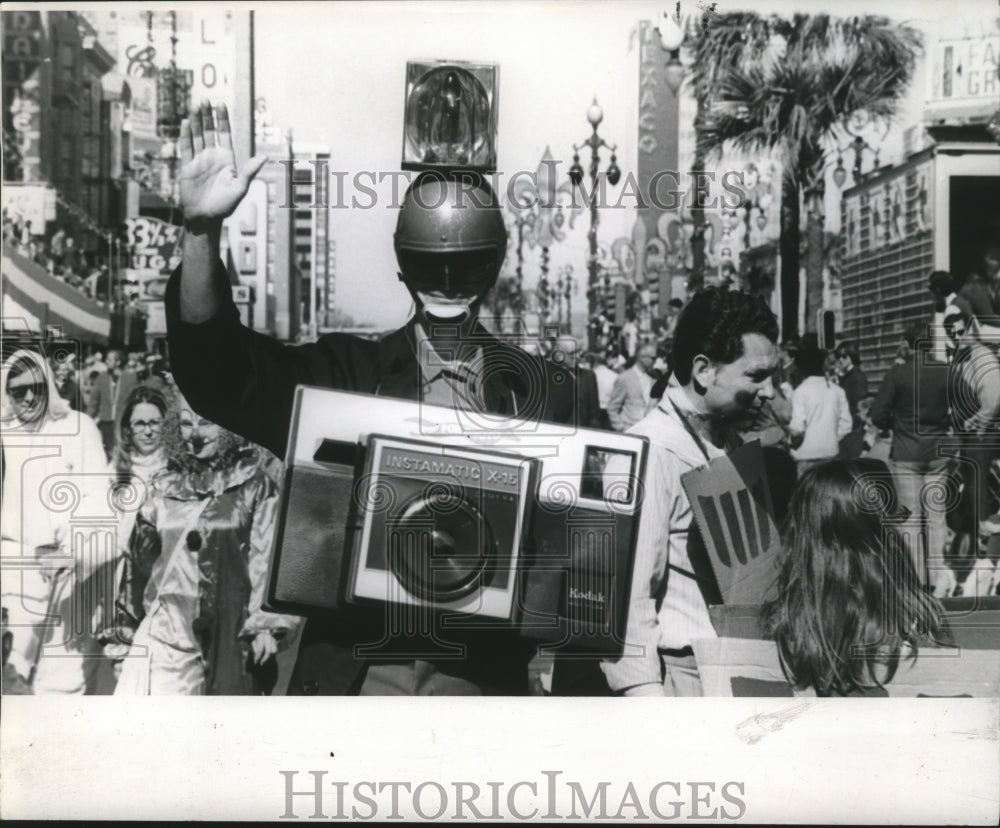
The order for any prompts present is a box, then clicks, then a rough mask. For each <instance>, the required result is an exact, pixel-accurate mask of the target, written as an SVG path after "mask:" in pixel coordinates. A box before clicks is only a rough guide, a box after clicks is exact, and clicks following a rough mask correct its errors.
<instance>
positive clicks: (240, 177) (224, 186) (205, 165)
mask: <svg viewBox="0 0 1000 828" xmlns="http://www.w3.org/2000/svg"><path fill="white" fill-rule="evenodd" d="M215 115H217V117H214V116H215ZM216 127H218V128H216ZM179 142H180V149H181V162H182V163H181V168H180V171H179V173H178V179H179V183H180V200H181V209H182V210H183V212H184V220H185V221H186V222H197V221H211V220H222V219H224V218H226V217H227V216H230V215H232V213H233V211H234V210H235V209H236V205H238V204H239V203H240V201H241V200H242V199H243V197H244V196H245V195H246V193H247V189H248V188H249V187H250V182H251V181H252V180H253V178H254V176H255V175H256V174H257V173H258V171H259V170H260V168H261V167H262V166H263V165H264V162H265V161H266V160H267V157H266V156H256V157H254V158H251V159H250V160H249V161H248V162H247V163H246V165H245V166H244V168H243V169H242V170H241V171H237V169H236V157H235V154H234V153H233V136H232V133H231V131H230V128H229V113H228V112H227V110H226V106H225V104H221V105H220V106H219V107H218V110H217V113H213V111H212V106H211V104H209V103H207V102H206V103H204V104H202V105H201V107H199V109H198V110H196V111H195V112H193V113H192V116H191V119H190V120H185V121H184V123H183V124H182V125H181V134H180V139H179Z"/></svg>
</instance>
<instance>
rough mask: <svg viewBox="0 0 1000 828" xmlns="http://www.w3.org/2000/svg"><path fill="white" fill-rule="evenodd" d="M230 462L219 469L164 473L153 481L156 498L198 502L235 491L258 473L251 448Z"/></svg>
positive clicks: (208, 466)
mask: <svg viewBox="0 0 1000 828" xmlns="http://www.w3.org/2000/svg"><path fill="white" fill-rule="evenodd" d="M232 459H233V462H230V463H228V464H227V465H225V466H223V467H221V468H213V466H212V465H211V464H209V463H196V464H192V465H191V467H190V468H188V469H186V470H184V471H180V470H177V469H166V470H165V471H163V472H160V474H158V475H157V476H156V478H155V479H154V480H153V488H154V490H155V491H156V493H157V494H159V495H162V496H163V497H168V498H172V499H174V500H201V499H203V498H205V497H212V496H218V495H221V494H223V493H224V492H227V491H229V490H230V489H237V488H239V487H240V486H242V485H243V484H244V483H246V482H247V481H248V480H250V479H251V478H253V477H254V475H256V474H257V473H258V472H259V470H260V458H259V456H258V453H257V450H256V449H255V448H244V449H240V450H239V451H238V452H236V453H235V457H234V458H232Z"/></svg>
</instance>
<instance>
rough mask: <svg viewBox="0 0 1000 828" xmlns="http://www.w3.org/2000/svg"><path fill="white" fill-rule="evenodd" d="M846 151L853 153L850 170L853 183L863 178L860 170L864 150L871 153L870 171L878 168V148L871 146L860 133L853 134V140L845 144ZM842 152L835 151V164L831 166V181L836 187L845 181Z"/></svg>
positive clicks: (845, 170)
mask: <svg viewBox="0 0 1000 828" xmlns="http://www.w3.org/2000/svg"><path fill="white" fill-rule="evenodd" d="M846 151H847V152H853V153H854V169H853V171H852V172H853V174H854V183H855V184H857V183H858V182H860V181H863V180H864V178H865V173H864V172H863V171H862V167H863V161H862V159H863V158H864V154H865V152H870V153H871V154H872V168H871V170H870V172H874V171H875V170H877V169H878V168H879V160H878V148H877V147H873V146H872V145H871V144H869V143H868V142H867V141H866V140H865V139H864V138H862V137H861V136H860V135H855V136H854V140H853V141H852V142H851V143H850V144H849V145H848V146H847V148H846ZM844 152H845V150H838V151H837V166H835V167H834V168H833V183H834V184H836V185H837V186H838V187H843V186H844V184H845V183H846V182H847V168H846V167H844Z"/></svg>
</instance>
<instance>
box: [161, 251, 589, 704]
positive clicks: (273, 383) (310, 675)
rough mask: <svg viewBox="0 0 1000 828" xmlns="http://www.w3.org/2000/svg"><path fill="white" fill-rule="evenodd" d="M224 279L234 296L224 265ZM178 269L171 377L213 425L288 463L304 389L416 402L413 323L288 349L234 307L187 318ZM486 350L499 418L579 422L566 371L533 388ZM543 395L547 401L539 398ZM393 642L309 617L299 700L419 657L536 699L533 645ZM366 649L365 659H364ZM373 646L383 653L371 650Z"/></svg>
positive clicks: (374, 616)
mask: <svg viewBox="0 0 1000 828" xmlns="http://www.w3.org/2000/svg"><path fill="white" fill-rule="evenodd" d="M215 278H216V279H217V280H219V281H220V282H224V283H225V284H227V285H228V283H229V278H228V275H227V273H226V270H225V267H224V266H223V264H222V263H221V262H219V264H218V266H217V268H216V272H215ZM179 290H180V268H178V269H177V270H176V271H175V272H174V274H173V275H172V276H171V279H170V282H169V284H168V287H167V292H166V297H165V299H166V302H165V305H166V316H167V336H168V343H169V347H170V362H171V369H172V371H173V374H174V378H175V380H176V382H177V385H178V387H179V388H180V390H181V392H182V393H183V394H184V396H185V398H186V399H187V400H188V402H190V403H191V405H192V406H193V407H194V408H195V410H196V411H197V412H198V413H199V414H201V415H202V416H204V417H206V418H208V419H209V420H211V421H212V422H215V423H218V424H219V425H221V426H223V427H224V428H227V429H229V430H230V431H233V432H235V433H237V434H240V435H242V436H244V437H246V438H247V439H249V440H252V441H253V442H255V443H257V444H259V445H262V446H265V447H266V448H268V449H270V450H271V451H273V452H274V453H275V454H277V455H278V456H279V457H284V456H285V451H286V448H287V441H288V432H289V427H290V423H291V413H292V404H293V399H294V392H295V387H296V386H297V385H299V384H303V385H313V386H319V387H326V388H334V389H339V390H342V391H355V392H362V393H369V394H379V395H381V396H387V397H397V398H400V399H408V400H416V399H419V394H420V384H421V375H420V366H419V365H418V362H417V356H416V354H417V351H416V345H415V339H414V327H415V324H416V323H415V320H411V321H410V322H409V323H408V324H407V325H405V326H404V327H403V328H400V329H399V330H397V331H394V332H393V333H390V334H388V335H387V336H385V337H384V338H383V339H382V340H380V341H378V342H373V341H370V340H366V339H363V338H361V337H356V336H352V335H349V334H327V335H325V336H322V337H320V339H319V340H318V341H317V342H315V343H309V344H304V345H286V344H284V343H281V342H279V341H278V340H275V339H272V338H271V337H268V336H265V335H263V334H260V333H257V332H254V331H251V330H249V329H248V328H246V327H244V326H243V324H242V323H241V322H240V319H239V314H238V311H237V309H236V306H235V305H234V304H233V303H232V302H231V301H229V302H228V303H227V304H226V305H224V306H223V307H222V308H221V309H220V311H219V312H218V313H217V314H216V315H215V316H214V317H213V318H212V319H210V320H208V321H206V322H204V323H201V324H190V323H186V322H182V321H181V319H180V296H179ZM475 341H476V343H477V344H479V345H481V347H482V355H483V368H484V370H483V377H484V379H483V393H482V396H483V400H484V405H485V407H486V408H487V409H488V410H489V412H490V413H493V414H499V415H504V414H510V415H514V414H515V413H516V412H520V415H521V416H525V412H532V413H533V415H535V416H537V419H538V420H539V421H549V422H556V423H572V422H574V408H575V406H574V397H575V391H574V389H575V383H574V381H573V375H572V374H571V373H570V372H569V371H567V370H566V369H564V368H561V367H558V366H556V365H553V364H552V363H549V362H545V361H542V360H541V359H540V358H539V360H538V361H539V371H540V372H542V373H534V372H532V373H534V376H535V378H537V377H538V376H544V377H545V378H546V382H545V386H546V387H545V388H544V389H539V388H538V387H537V380H536V381H533V377H532V376H530V375H526V374H525V372H524V371H523V370H521V369H520V368H519V366H523V365H524V359H525V354H524V353H523V352H521V351H518V350H516V349H515V348H514V346H512V345H508V344H506V343H503V342H501V341H499V340H497V339H496V338H495V337H493V336H491V335H490V334H489V333H488V332H487V331H486V330H485V329H483V328H481V327H480V328H478V329H477V331H476V333H475ZM540 392H541V396H540ZM413 621H414V622H415V623H417V624H419V625H421V626H417V627H416V631H415V632H411V633H410V634H408V635H394V636H387V635H386V632H385V617H384V612H383V609H382V608H377V609H375V610H370V609H365V608H357V609H354V608H352V609H350V610H346V611H343V612H337V613H336V614H331V615H330V616H328V617H326V616H320V615H314V616H310V617H309V619H308V621H307V623H306V627H305V630H304V632H303V637H302V643H301V646H300V648H299V655H298V660H297V662H296V665H295V670H294V672H293V675H292V679H291V683H290V685H289V690H288V692H289V694H291V695H298V694H309V695H311V694H319V695H339V694H349V693H354V692H357V691H358V690H359V689H360V686H361V683H362V682H363V679H364V674H365V671H366V666H367V665H368V664H370V663H376V662H381V663H385V662H391V661H407V660H413V659H415V658H421V659H425V660H428V661H431V662H433V663H434V664H435V665H436V666H437V668H438V669H439V670H441V672H443V673H447V674H449V675H455V676H460V677H462V678H466V679H468V680H471V681H473V682H475V683H476V684H477V685H479V686H480V688H481V689H482V690H483V692H484V693H488V694H504V695H519V694H527V692H528V683H527V669H526V668H527V664H528V661H529V660H530V659H531V657H532V654H533V652H534V649H535V643H534V642H531V641H530V640H527V639H524V638H522V637H520V636H518V635H517V634H516V633H513V632H511V631H508V630H496V629H494V630H486V629H474V630H462V631H458V630H454V629H448V630H441V629H440V627H439V626H438V625H437V622H436V621H435V622H434V623H435V626H434V628H433V631H431V630H427V629H424V627H425V626H426V624H427V623H428V622H427V619H426V618H422V619H413ZM359 645H366V646H365V650H366V652H365V653H360V652H359V651H358V647H359ZM372 645H375V646H374V647H372Z"/></svg>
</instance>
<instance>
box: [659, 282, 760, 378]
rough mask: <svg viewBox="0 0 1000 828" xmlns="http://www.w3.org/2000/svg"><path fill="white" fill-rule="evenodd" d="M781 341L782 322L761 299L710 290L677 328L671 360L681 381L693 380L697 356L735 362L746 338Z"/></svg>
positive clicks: (686, 312) (680, 319)
mask: <svg viewBox="0 0 1000 828" xmlns="http://www.w3.org/2000/svg"><path fill="white" fill-rule="evenodd" d="M752 333H755V334H760V335H761V336H765V337H767V338H768V339H769V340H771V342H777V340H778V320H777V318H776V317H775V315H774V314H773V313H772V312H771V309H770V308H769V307H768V306H767V303H766V302H765V301H764V300H763V299H762V298H761V297H760V296H755V295H754V294H751V293H744V292H742V291H734V290H726V289H724V288H714V287H713V288H706V289H705V290H702V291H699V292H698V293H696V294H695V295H694V296H693V297H692V298H691V301H690V302H688V303H687V305H686V306H685V308H684V310H683V311H681V314H680V316H679V317H678V319H677V327H676V328H675V329H674V340H673V347H672V350H671V357H672V363H673V368H674V372H675V373H676V375H677V380H678V381H679V382H680V383H681V384H682V385H685V384H687V383H688V382H690V381H691V368H692V366H693V365H694V360H695V357H697V356H698V355H699V354H702V355H704V356H706V357H708V358H709V359H710V360H712V361H713V362H721V363H730V362H735V361H736V360H737V359H739V358H740V357H741V356H742V355H743V335H744V334H752Z"/></svg>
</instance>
